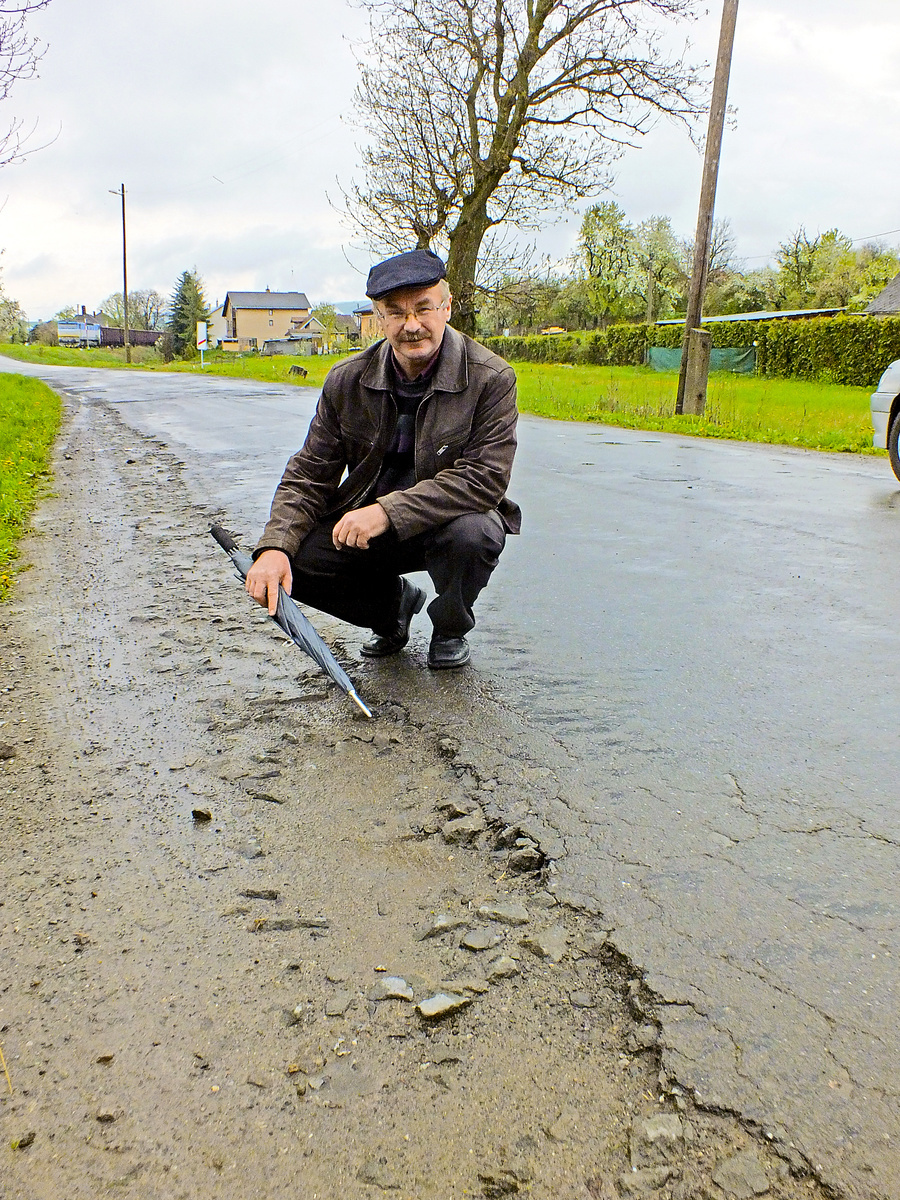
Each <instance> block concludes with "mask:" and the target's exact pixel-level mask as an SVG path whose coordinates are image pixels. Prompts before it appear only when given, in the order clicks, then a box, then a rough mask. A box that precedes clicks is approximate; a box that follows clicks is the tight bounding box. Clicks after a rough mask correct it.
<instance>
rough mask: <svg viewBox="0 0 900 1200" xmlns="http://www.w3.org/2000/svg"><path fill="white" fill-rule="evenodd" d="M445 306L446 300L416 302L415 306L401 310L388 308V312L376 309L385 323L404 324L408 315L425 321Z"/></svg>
mask: <svg viewBox="0 0 900 1200" xmlns="http://www.w3.org/2000/svg"><path fill="white" fill-rule="evenodd" d="M446 307H447V301H446V300H444V301H443V303H441V304H417V305H416V307H415V308H408V309H404V310H403V312H397V311H396V309H394V310H388V312H381V311H380V310H376V311H377V312H378V316H379V317H380V318H381V320H382V321H384V323H385V325H405V324H406V322H407V321H408V320H409V318H410V317H414V318H415V320H417V321H427V320H428V318H429V317H431V316H432V315H433V314H434V313H436V312H440V311H441V309H442V308H446Z"/></svg>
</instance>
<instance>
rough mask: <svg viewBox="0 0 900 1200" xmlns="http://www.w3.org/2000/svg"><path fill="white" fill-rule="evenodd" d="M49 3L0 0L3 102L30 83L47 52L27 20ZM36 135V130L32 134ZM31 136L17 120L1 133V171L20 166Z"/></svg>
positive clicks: (0, 91)
mask: <svg viewBox="0 0 900 1200" xmlns="http://www.w3.org/2000/svg"><path fill="white" fill-rule="evenodd" d="M49 3H50V0H0V101H2V100H5V99H6V98H7V97H8V96H9V93H10V90H11V89H12V86H13V84H15V83H17V82H18V81H19V80H20V79H31V78H32V77H33V76H34V74H35V73H36V71H37V64H38V62H39V61H40V59H41V56H42V55H43V53H44V51H43V48H42V46H41V44H40V42H39V41H38V39H37V38H35V37H32V36H31V35H30V34H29V33H28V32H27V29H26V26H25V22H26V20H27V18H28V16H29V15H30V14H31V13H33V12H35V11H36V10H37V9H39V8H46V7H47V5H48V4H49ZM31 132H33V130H32V131H31ZM29 136H30V133H28V132H25V131H24V123H23V121H22V120H21V119H19V118H14V119H13V120H12V121H11V122H10V123H9V125H8V126H7V127H6V131H5V132H0V167H3V166H6V165H7V164H9V163H13V162H17V161H18V160H20V159H21V158H22V157H23V156H24V155H25V154H26V153H27V151H26V149H25V143H26V141H27V140H28V137H29Z"/></svg>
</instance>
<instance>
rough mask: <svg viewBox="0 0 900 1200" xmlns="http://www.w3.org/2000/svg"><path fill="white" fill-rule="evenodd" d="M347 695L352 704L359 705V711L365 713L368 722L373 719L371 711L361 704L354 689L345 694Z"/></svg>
mask: <svg viewBox="0 0 900 1200" xmlns="http://www.w3.org/2000/svg"><path fill="white" fill-rule="evenodd" d="M347 695H348V696H349V697H350V699H351V700H352V701H353V703H354V704H358V705H359V707H360V709H361V710H362V711H363V712H364V713H365V715H366V716H367V717H368V718H369V720H370V721H371V720H373V719H374V718H373V717H372V713H371V711H370V710H369V709H368V708H367V707H366V705H365V704H363V702H362V700H360V698H359V696H358V695H357V694H356V689H355V688H351V689H350V691H349V692H348V693H347Z"/></svg>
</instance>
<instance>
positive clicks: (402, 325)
mask: <svg viewBox="0 0 900 1200" xmlns="http://www.w3.org/2000/svg"><path fill="white" fill-rule="evenodd" d="M450 300H451V297H450V296H447V298H446V299H444V289H443V288H442V286H441V285H440V284H439V283H436V284H434V285H433V286H432V287H427V288H398V289H397V291H395V292H388V294H387V295H386V296H382V298H381V299H380V300H376V301H375V303H374V306H373V307H374V309H375V312H376V313H377V314H378V319H379V321H380V322H381V327H382V329H383V330H384V336H385V337H386V338H387V340H388V341H389V342H390V344H391V347H392V349H393V351H394V355H395V357H396V359H397V362H398V363H399V364H400V366H401V368H402V370H403V373H404V374H405V375H406V376H407V377H408V378H410V379H413V378H414V377H415V376H416V375H418V374H419V372H420V371H421V370H423V369H424V367H425V365H426V364H427V363H428V361H429V359H431V358H433V357H434V355H435V354H437V351H438V348H439V347H440V344H441V341H442V340H443V337H444V328H445V326H446V324H447V322H448V321H449V320H450Z"/></svg>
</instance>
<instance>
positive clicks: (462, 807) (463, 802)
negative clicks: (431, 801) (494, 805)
mask: <svg viewBox="0 0 900 1200" xmlns="http://www.w3.org/2000/svg"><path fill="white" fill-rule="evenodd" d="M434 807H435V808H436V809H437V810H438V812H442V813H444V814H445V816H447V817H467V816H468V815H469V813H472V812H474V811H475V809H476V808H477V807H478V805H477V804H476V803H475V801H474V800H472V799H471V798H470V797H468V796H463V795H455V796H448V797H447V799H446V800H439V801H438V803H437V804H436V805H435V806H434Z"/></svg>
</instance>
